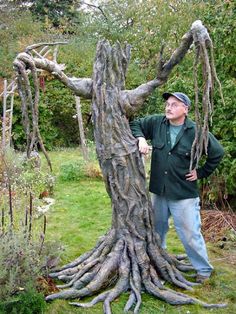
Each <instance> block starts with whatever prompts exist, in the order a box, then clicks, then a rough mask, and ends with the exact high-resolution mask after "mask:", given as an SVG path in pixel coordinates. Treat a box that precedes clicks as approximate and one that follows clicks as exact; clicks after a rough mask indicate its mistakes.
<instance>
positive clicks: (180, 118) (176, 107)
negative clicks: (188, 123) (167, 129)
mask: <svg viewBox="0 0 236 314" xmlns="http://www.w3.org/2000/svg"><path fill="white" fill-rule="evenodd" d="M165 114H166V118H167V119H168V120H170V121H172V122H174V123H183V122H184V119H185V117H186V115H187V114H188V106H186V105H185V104H184V103H183V102H182V101H180V100H179V99H177V98H175V97H174V96H170V97H169V98H168V99H167V100H166V103H165Z"/></svg>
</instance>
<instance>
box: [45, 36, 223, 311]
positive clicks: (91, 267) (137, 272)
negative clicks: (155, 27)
mask: <svg viewBox="0 0 236 314" xmlns="http://www.w3.org/2000/svg"><path fill="white" fill-rule="evenodd" d="M128 61H129V49H128V47H126V49H124V50H122V49H121V47H120V45H119V44H116V45H115V46H114V47H111V46H110V44H109V43H108V42H107V41H102V42H100V43H99V44H98V47H97V54H96V58H95V64H94V72H93V87H92V91H93V92H92V109H93V123H94V135H95V140H96V151H97V156H98V160H99V163H100V166H101V169H102V173H103V177H104V180H105V184H106V189H107V192H108V194H109V196H110V198H111V201H112V208H113V217H112V226H111V229H110V230H109V232H108V233H107V234H106V235H105V236H103V237H102V238H101V239H100V240H99V242H98V243H97V245H96V247H95V248H94V249H92V250H91V251H90V252H88V253H85V254H84V255H82V256H81V257H79V258H78V259H76V260H75V261H73V262H71V263H69V264H67V265H65V266H64V267H62V268H61V269H60V270H58V271H57V272H55V273H52V274H51V277H54V278H59V279H61V280H63V281H65V282H66V283H65V284H64V285H62V286H59V287H60V288H62V289H63V290H62V291H61V292H59V293H56V294H52V295H49V296H48V297H47V298H46V299H47V300H53V299H56V298H63V299H64V298H65V299H72V298H82V297H85V296H89V295H93V294H96V293H98V292H100V291H101V290H103V289H104V288H106V290H103V292H101V294H99V295H98V296H96V297H95V298H94V299H93V300H92V301H91V302H89V303H71V304H73V305H76V306H81V307H90V306H93V305H94V304H96V303H97V302H99V301H103V302H104V312H105V313H111V306H110V303H111V301H112V300H114V299H115V298H117V297H118V296H119V295H120V294H121V293H122V292H124V291H127V290H129V291H130V297H129V300H128V302H127V304H126V306H125V310H126V311H128V310H129V309H131V307H132V306H134V313H137V312H138V310H139V308H140V304H141V290H143V289H145V290H146V291H147V292H149V293H150V294H152V295H154V296H156V297H158V298H160V299H162V300H165V301H167V302H168V303H170V304H193V303H199V304H202V305H203V306H206V307H214V306H218V305H208V304H205V303H203V302H201V301H199V300H197V299H195V298H193V297H189V296H187V295H185V294H183V293H180V292H175V291H173V290H171V289H168V288H165V287H164V286H163V284H162V281H161V280H162V279H164V280H165V281H168V282H170V283H172V284H174V285H175V286H177V287H181V288H183V289H188V290H191V289H192V286H193V285H195V284H194V283H192V282H189V281H187V280H186V279H185V278H184V277H183V275H182V273H181V272H182V271H187V270H189V269H192V267H191V266H190V265H186V264H184V263H183V262H182V261H179V260H177V259H176V258H175V257H173V256H170V255H168V254H167V252H166V251H165V250H163V249H162V248H161V246H160V239H159V236H158V235H157V234H156V233H155V232H154V229H153V213H152V208H151V203H150V199H149V196H148V192H147V188H146V179H145V170H144V165H143V162H142V159H141V156H140V153H139V151H138V148H137V141H136V139H135V138H134V137H133V136H132V134H131V131H130V128H129V123H128V119H127V117H126V112H125V110H126V108H125V106H124V102H123V101H122V100H121V97H120V95H122V90H124V87H125V73H126V69H127V66H128ZM108 287H109V288H108Z"/></svg>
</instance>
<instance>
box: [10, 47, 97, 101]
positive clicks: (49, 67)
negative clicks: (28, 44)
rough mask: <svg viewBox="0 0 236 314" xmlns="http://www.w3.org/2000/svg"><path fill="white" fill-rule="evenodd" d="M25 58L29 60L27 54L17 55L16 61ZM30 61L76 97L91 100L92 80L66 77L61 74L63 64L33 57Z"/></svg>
mask: <svg viewBox="0 0 236 314" xmlns="http://www.w3.org/2000/svg"><path fill="white" fill-rule="evenodd" d="M26 56H27V58H29V54H27V53H25V52H22V53H20V54H18V56H17V59H16V60H21V59H23V60H24V59H25V57H26ZM16 60H15V61H14V64H16ZM32 61H33V62H34V63H35V66H36V68H37V69H42V70H45V71H48V72H50V73H52V74H53V75H54V76H55V77H56V78H57V79H59V80H60V81H61V82H62V83H63V84H64V85H65V86H67V87H68V88H69V89H71V90H72V91H73V92H74V93H75V94H76V95H77V96H81V97H83V98H88V99H91V98H92V79H90V78H82V79H80V78H74V77H68V76H67V75H66V74H65V73H64V72H63V71H64V69H65V65H64V64H58V63H56V62H54V61H51V60H49V59H46V58H43V57H34V58H32Z"/></svg>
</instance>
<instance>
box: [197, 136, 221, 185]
mask: <svg viewBox="0 0 236 314" xmlns="http://www.w3.org/2000/svg"><path fill="white" fill-rule="evenodd" d="M223 156H224V149H223V147H222V146H221V144H220V143H219V142H218V140H217V139H216V138H215V137H214V135H213V134H211V133H209V143H208V151H207V159H206V162H205V164H204V165H203V166H202V167H200V168H199V169H197V170H196V171H197V178H198V179H202V178H207V177H208V176H209V175H210V174H212V172H213V171H214V170H215V169H216V167H217V166H218V164H219V163H220V161H221V159H222V158H223Z"/></svg>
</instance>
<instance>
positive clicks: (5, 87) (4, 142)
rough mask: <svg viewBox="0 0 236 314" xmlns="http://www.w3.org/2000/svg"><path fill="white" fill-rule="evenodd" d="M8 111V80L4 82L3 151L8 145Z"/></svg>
mask: <svg viewBox="0 0 236 314" xmlns="http://www.w3.org/2000/svg"><path fill="white" fill-rule="evenodd" d="M6 110H7V80H4V91H3V115H2V151H4V150H5V145H6Z"/></svg>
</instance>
